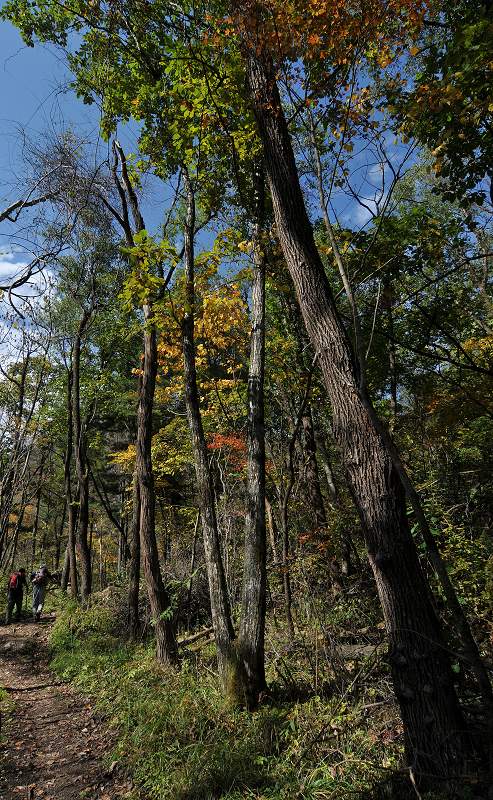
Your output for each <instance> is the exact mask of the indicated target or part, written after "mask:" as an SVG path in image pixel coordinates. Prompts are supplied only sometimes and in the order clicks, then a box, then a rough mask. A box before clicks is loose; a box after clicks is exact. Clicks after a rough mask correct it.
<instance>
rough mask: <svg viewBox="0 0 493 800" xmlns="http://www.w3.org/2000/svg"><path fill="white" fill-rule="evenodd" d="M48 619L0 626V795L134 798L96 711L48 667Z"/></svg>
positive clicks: (27, 799)
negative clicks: (112, 759) (0, 704)
mask: <svg viewBox="0 0 493 800" xmlns="http://www.w3.org/2000/svg"><path fill="white" fill-rule="evenodd" d="M51 623H52V620H50V619H45V620H43V621H42V622H41V623H40V624H37V625H35V624H33V623H32V622H22V623H18V624H13V625H10V626H2V627H0V686H2V687H4V688H5V689H6V690H7V691H8V694H9V697H10V700H11V703H9V706H10V708H9V709H8V710H7V712H4V713H3V715H2V717H3V718H2V719H1V729H2V730H1V734H2V740H1V743H0V800H38V798H39V799H40V798H43V800H81V799H82V798H85V800H96V798H97V799H98V800H118V799H119V798H127V799H128V798H131V797H135V796H136V795H135V794H134V792H133V790H132V785H131V782H129V780H128V779H127V778H126V777H125V776H124V775H122V774H121V772H119V770H118V768H117V766H116V765H115V764H111V766H109V767H108V766H107V764H108V761H109V757H108V753H109V751H110V750H111V742H110V736H109V734H108V731H107V729H105V726H104V723H103V722H102V720H100V719H99V718H98V715H97V713H96V710H95V709H94V707H93V706H92V705H91V703H90V702H89V701H88V700H86V699H85V698H83V697H81V696H80V695H78V694H77V693H76V692H75V691H74V690H73V689H72V688H71V687H70V686H67V685H65V684H63V683H62V682H60V681H59V680H58V679H57V678H56V676H54V675H53V673H52V672H50V670H49V667H48V646H47V642H48V634H49V629H50V626H51Z"/></svg>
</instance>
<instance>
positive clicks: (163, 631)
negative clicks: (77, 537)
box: [134, 305, 177, 663]
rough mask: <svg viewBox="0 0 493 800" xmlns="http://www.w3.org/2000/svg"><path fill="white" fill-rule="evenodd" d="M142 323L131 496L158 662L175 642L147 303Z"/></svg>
mask: <svg viewBox="0 0 493 800" xmlns="http://www.w3.org/2000/svg"><path fill="white" fill-rule="evenodd" d="M144 325H145V327H144V363H143V366H142V375H141V377H140V379H139V404H138V408H137V449H136V456H137V457H136V467H135V469H136V474H137V480H138V491H139V496H138V498H135V502H137V505H139V506H140V547H141V552H142V565H143V570H144V579H145V582H146V586H147V593H148V596H149V603H150V606H151V613H152V616H153V624H154V626H155V632H156V657H157V659H158V661H161V662H162V663H164V662H174V661H176V658H177V644H176V636H175V630H174V625H173V619H172V609H171V597H170V595H169V593H168V591H167V589H166V587H165V585H164V582H163V576H162V574H161V567H160V565H159V553H158V548H157V542H156V525H155V513H156V495H155V490H154V475H153V471H152V459H151V448H152V411H153V406H154V391H155V388H156V374H157V346H156V326H155V324H154V322H153V320H152V308H151V306H149V305H145V306H144ZM135 513H136V512H135V510H134V514H135Z"/></svg>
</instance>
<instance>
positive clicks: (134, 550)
mask: <svg viewBox="0 0 493 800" xmlns="http://www.w3.org/2000/svg"><path fill="white" fill-rule="evenodd" d="M139 587H140V489H139V481H138V478H137V474H136V473H134V477H133V493H132V529H131V551H130V568H129V572H128V632H129V636H130V638H131V639H134V640H135V639H137V638H138V635H139V629H140V620H139Z"/></svg>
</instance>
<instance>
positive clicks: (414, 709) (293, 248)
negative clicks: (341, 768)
mask: <svg viewBox="0 0 493 800" xmlns="http://www.w3.org/2000/svg"><path fill="white" fill-rule="evenodd" d="M246 62H247V73H248V80H249V85H250V90H251V95H252V101H253V106H254V113H255V116H256V120H257V125H258V129H259V134H260V137H261V140H262V142H263V146H264V152H265V159H266V169H267V173H268V177H269V184H270V189H271V195H272V201H273V208H274V215H275V220H276V227H277V232H278V236H279V240H280V243H281V247H282V250H283V254H284V257H285V259H286V263H287V266H288V269H289V271H290V274H291V277H292V279H293V283H294V285H295V290H296V294H297V298H298V302H299V304H300V308H301V311H302V314H303V319H304V322H305V326H306V329H307V332H308V335H309V337H310V340H311V342H312V345H313V347H314V349H315V352H316V354H317V356H318V361H319V364H320V368H321V371H322V376H323V380H324V384H325V387H326V390H327V393H328V396H329V399H330V402H331V406H332V413H333V434H334V440H335V442H336V444H337V445H338V447H339V449H340V451H341V455H342V459H343V463H344V466H345V470H346V473H347V477H348V484H349V486H350V489H351V492H352V495H353V499H354V502H355V504H356V507H357V509H358V512H359V516H360V519H361V524H362V529H363V533H364V537H365V542H366V546H367V551H368V557H369V560H370V564H371V566H372V569H373V573H374V576H375V580H376V584H377V589H378V593H379V596H380V601H381V604H382V609H383V613H384V619H385V624H386V628H387V633H388V637H389V644H390V663H391V670H392V678H393V683H394V690H395V693H396V696H397V699H398V702H399V705H400V710H401V715H402V719H403V723H404V731H405V743H406V751H407V757H408V763H409V766H410V768H411V770H412V771H413V773H414V775H415V776H416V780H417V781H418V782H419V783H420V784H421V785H426V783H427V782H429V783H434V781H435V778H436V779H437V780H438V781H440V779H442V780H443V779H444V778H445V779H447V778H449V777H450V776H453V775H457V774H458V773H460V772H461V771H462V769H463V767H464V755H465V749H466V746H465V741H464V736H463V731H464V728H465V725H464V719H463V716H462V714H461V710H460V707H459V703H458V700H457V696H456V693H455V689H454V685H453V677H452V672H451V669H450V664H449V661H448V657H447V655H446V650H445V649H444V647H443V642H442V636H441V630H440V625H439V622H438V619H437V617H436V615H435V612H434V609H433V607H432V605H431V602H430V599H429V592H428V587H427V584H426V581H425V579H424V576H423V574H422V571H421V568H420V564H419V560H418V556H417V553H416V548H415V546H414V542H413V539H412V537H411V533H410V530H409V525H408V520H407V515H406V505H405V497H404V491H403V487H402V483H401V480H400V477H399V475H398V473H397V470H396V468H395V466H394V463H393V460H392V458H391V456H390V454H389V451H388V447H387V445H386V443H385V441H384V439H383V437H382V435H381V431H380V430H379V429H378V427H377V425H376V424H375V416H374V412H373V409H372V408H371V404H370V401H369V400H368V398H367V397H366V396H365V394H364V391H363V390H362V388H361V384H360V377H361V376H360V374H359V373H358V369H357V367H356V364H355V361H354V356H353V353H352V348H351V345H350V341H349V339H348V336H347V334H346V332H345V330H344V327H343V325H342V322H341V320H340V318H339V315H338V312H337V308H336V306H335V302H334V298H333V295H332V291H331V288H330V285H329V282H328V279H327V276H326V273H325V270H324V267H323V264H322V261H321V259H320V256H319V253H318V251H317V248H316V245H315V242H314V238H313V230H312V227H311V224H310V222H309V219H308V215H307V212H306V208H305V205H304V200H303V196H302V193H301V188H300V183H299V178H298V173H297V168H296V163H295V159H294V154H293V150H292V145H291V141H290V137H289V133H288V128H287V124H286V120H285V117H284V112H283V109H282V106H281V101H280V97H279V92H278V89H277V85H276V81H275V73H274V69H273V66H272V64H271V62H270V61H269V57H268V55H267V54H265V53H263V52H262V51H261V50H259V51H258V52H254V50H253V49H252V47H249V48H248V51H247V52H246Z"/></svg>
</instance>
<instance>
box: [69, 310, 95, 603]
mask: <svg viewBox="0 0 493 800" xmlns="http://www.w3.org/2000/svg"><path fill="white" fill-rule="evenodd" d="M89 316H90V315H89V312H87V311H85V312H84V314H83V317H82V319H81V321H80V324H79V328H78V330H77V334H76V336H75V339H74V347H73V355H72V375H73V386H72V418H73V427H74V445H75V448H74V453H75V468H76V472H77V481H78V489H79V492H78V494H79V518H78V525H77V551H78V553H79V559H80V572H81V581H80V589H81V597H82V600H83V601H86V600H87V599H88V597H89V595H90V594H91V588H92V564H91V550H90V547H89V544H88V541H87V537H88V530H89V467H88V464H87V456H86V451H87V445H86V432H85V430H84V426H83V424H82V420H81V409H80V354H81V345H82V338H81V337H82V334H83V333H84V330H85V328H86V325H87V322H88V321H89Z"/></svg>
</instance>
